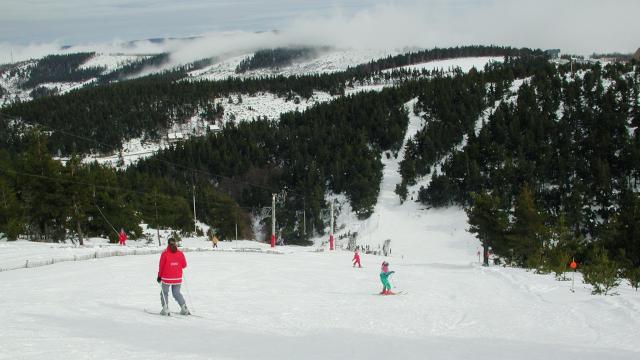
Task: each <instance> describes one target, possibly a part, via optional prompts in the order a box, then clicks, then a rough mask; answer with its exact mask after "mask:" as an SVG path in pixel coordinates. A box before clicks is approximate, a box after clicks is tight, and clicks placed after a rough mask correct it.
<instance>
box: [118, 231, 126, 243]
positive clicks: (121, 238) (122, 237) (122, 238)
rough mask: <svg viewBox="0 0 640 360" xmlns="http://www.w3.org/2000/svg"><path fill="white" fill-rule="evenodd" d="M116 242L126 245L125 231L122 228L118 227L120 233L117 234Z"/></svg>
mask: <svg viewBox="0 0 640 360" xmlns="http://www.w3.org/2000/svg"><path fill="white" fill-rule="evenodd" d="M118 243H119V244H120V245H122V246H125V245H127V233H125V232H124V229H122V228H120V233H119V234H118Z"/></svg>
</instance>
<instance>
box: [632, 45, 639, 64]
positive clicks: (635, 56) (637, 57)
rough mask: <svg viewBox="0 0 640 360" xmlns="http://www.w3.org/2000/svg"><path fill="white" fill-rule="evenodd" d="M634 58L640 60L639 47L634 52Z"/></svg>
mask: <svg viewBox="0 0 640 360" xmlns="http://www.w3.org/2000/svg"><path fill="white" fill-rule="evenodd" d="M633 58H634V59H636V61H640V48H638V50H636V53H635V54H633Z"/></svg>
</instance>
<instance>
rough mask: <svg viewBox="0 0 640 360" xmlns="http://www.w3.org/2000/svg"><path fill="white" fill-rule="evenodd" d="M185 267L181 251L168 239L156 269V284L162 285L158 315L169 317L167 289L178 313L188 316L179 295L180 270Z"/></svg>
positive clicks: (173, 241) (184, 304) (174, 242)
mask: <svg viewBox="0 0 640 360" xmlns="http://www.w3.org/2000/svg"><path fill="white" fill-rule="evenodd" d="M185 267H187V260H186V259H185V257H184V254H183V253H182V251H180V250H178V246H177V245H176V240H175V239H169V245H168V246H167V249H166V250H165V251H163V252H162V255H161V256H160V265H159V267H158V278H157V281H158V283H162V293H161V294H160V303H161V304H162V311H161V312H160V314H162V315H169V305H168V303H167V302H168V301H169V287H171V292H172V293H173V298H174V299H176V301H177V302H178V304H179V305H180V313H181V314H182V315H190V312H189V309H188V308H187V304H186V303H185V301H184V297H182V294H181V293H180V286H181V284H182V269H184V268H185Z"/></svg>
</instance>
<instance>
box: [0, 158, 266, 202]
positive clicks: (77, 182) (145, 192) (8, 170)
mask: <svg viewBox="0 0 640 360" xmlns="http://www.w3.org/2000/svg"><path fill="white" fill-rule="evenodd" d="M0 171H3V172H5V173H8V174H14V175H19V176H26V177H32V178H37V179H41V180H48V181H52V182H58V183H67V184H77V185H85V186H89V187H92V188H95V189H103V190H111V191H119V192H128V193H135V194H140V195H148V194H152V193H151V192H147V191H139V190H133V189H126V188H123V187H120V186H112V185H98V184H95V183H93V184H92V183H87V182H82V181H75V180H70V179H65V178H54V177H51V176H46V175H38V174H29V173H24V172H21V171H16V170H10V169H3V168H2V167H0ZM207 203H213V204H226V203H224V202H220V201H207ZM237 207H238V208H240V209H248V210H252V209H253V208H251V207H247V206H239V205H238V206H237Z"/></svg>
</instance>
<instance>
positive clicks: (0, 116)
mask: <svg viewBox="0 0 640 360" xmlns="http://www.w3.org/2000/svg"><path fill="white" fill-rule="evenodd" d="M0 118H4V119H5V120H9V121H19V122H22V123H24V124H27V125H30V126H33V127H41V128H43V129H44V130H47V131H49V132H58V133H60V134H64V135H67V136H71V137H74V138H77V139H81V140H85V141H89V142H92V143H95V144H98V145H100V146H103V147H104V148H106V149H110V148H111V145H108V144H105V143H102V142H100V141H98V140H96V139H93V138H88V137H85V136H81V135H77V134H73V133H69V132H66V131H64V130H59V129H53V128H51V127H50V126H47V125H43V124H39V123H29V122H27V121H24V120H23V119H21V118H17V117H12V116H8V115H6V114H3V113H2V112H0ZM160 151H162V150H159V151H157V152H156V153H155V155H154V156H152V157H150V158H149V160H154V161H158V162H161V163H165V164H167V165H171V166H174V167H177V168H182V169H184V170H188V171H190V172H193V173H201V174H205V175H208V176H209V177H211V178H217V179H219V180H222V179H226V180H228V181H231V182H236V183H242V184H246V185H249V186H253V187H256V188H260V189H263V190H267V191H269V192H271V193H274V192H276V193H277V192H279V191H277V190H275V189H273V188H270V187H266V186H263V185H258V184H254V183H251V182H248V181H242V180H237V179H233V178H231V177H228V176H224V175H218V174H212V173H210V172H208V171H206V170H202V169H195V168H191V167H188V166H186V165H182V164H178V163H174V162H171V161H168V160H165V159H162V158H160V157H159V153H160ZM290 192H292V193H294V194H297V195H300V196H303V197H304V196H305V195H304V194H302V193H299V192H296V191H290Z"/></svg>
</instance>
